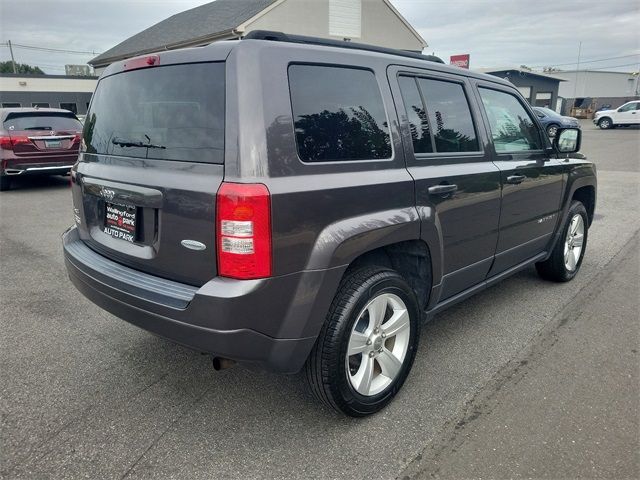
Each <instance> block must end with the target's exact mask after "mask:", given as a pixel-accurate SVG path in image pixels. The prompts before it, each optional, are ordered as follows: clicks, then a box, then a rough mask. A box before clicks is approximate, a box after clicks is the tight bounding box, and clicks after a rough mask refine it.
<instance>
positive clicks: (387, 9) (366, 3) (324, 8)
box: [89, 0, 427, 74]
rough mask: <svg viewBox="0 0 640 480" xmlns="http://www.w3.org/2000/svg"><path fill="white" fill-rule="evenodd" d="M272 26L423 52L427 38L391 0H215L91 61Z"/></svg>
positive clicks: (99, 66)
mask: <svg viewBox="0 0 640 480" xmlns="http://www.w3.org/2000/svg"><path fill="white" fill-rule="evenodd" d="M252 30H274V31H280V32H285V33H289V34H298V35H310V36H316V37H323V38H331V39H338V40H347V41H349V40H353V41H356V42H363V43H369V44H373V45H379V46H383V47H388V48H397V49H400V50H408V51H413V52H418V53H420V52H422V50H423V49H424V48H425V47H426V46H427V42H426V41H425V40H424V39H423V38H422V37H421V36H420V34H418V32H416V31H415V30H414V28H413V27H412V26H411V25H410V24H409V23H408V22H407V21H406V20H405V19H404V18H403V17H402V15H400V13H398V11H397V10H396V9H395V8H394V7H393V5H392V4H391V2H390V1H389V0H216V1H214V2H211V3H207V4H205V5H201V6H199V7H196V8H192V9H191V10H186V11H184V12H182V13H178V14H176V15H173V16H172V17H169V18H167V19H166V20H163V21H162V22H160V23H157V24H155V25H153V26H152V27H149V28H147V29H146V30H144V31H142V32H140V33H138V34H136V35H134V36H133V37H130V38H128V39H126V40H124V41H123V42H121V43H119V44H118V45H116V46H115V47H113V48H111V49H109V50H107V51H106V52H104V53H103V54H101V55H99V56H97V57H96V58H94V59H93V60H91V61H90V62H89V64H91V65H93V67H94V68H95V71H96V73H97V74H99V73H101V72H102V70H104V68H106V67H107V66H108V65H109V64H110V63H113V62H116V61H119V60H124V59H125V58H130V57H133V56H136V55H141V54H145V53H152V52H158V51H162V50H172V49H176V48H184V47H196V46H201V45H207V44H209V43H212V42H214V41H218V40H229V39H237V38H241V37H242V36H244V35H246V34H247V33H248V32H250V31H252Z"/></svg>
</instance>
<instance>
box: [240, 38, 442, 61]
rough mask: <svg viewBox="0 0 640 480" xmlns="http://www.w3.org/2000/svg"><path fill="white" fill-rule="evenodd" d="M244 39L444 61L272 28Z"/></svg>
mask: <svg viewBox="0 0 640 480" xmlns="http://www.w3.org/2000/svg"><path fill="white" fill-rule="evenodd" d="M243 40H271V41H273V42H288V43H305V44H308V45H323V46H326V47H338V48H350V49H353V50H367V51H369V52H378V53H387V54H389V55H399V56H401V57H409V58H415V59H417V60H426V61H428V62H435V63H444V62H443V61H442V59H441V58H440V57H436V56H435V55H422V54H420V53H413V52H407V51H405V50H397V49H395V48H386V47H378V46H376V45H369V44H366V43H356V42H345V41H343V40H331V39H328V38H320V37H308V36H306V35H291V34H288V33H283V32H274V31H271V30H252V31H251V32H249V33H247V34H246V35H245V36H244V37H243Z"/></svg>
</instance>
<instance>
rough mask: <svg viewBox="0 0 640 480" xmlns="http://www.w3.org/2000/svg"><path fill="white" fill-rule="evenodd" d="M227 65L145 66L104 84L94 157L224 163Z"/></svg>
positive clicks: (93, 130) (88, 130) (93, 128)
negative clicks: (100, 155) (116, 156)
mask: <svg viewBox="0 0 640 480" xmlns="http://www.w3.org/2000/svg"><path fill="white" fill-rule="evenodd" d="M224 76H225V68H224V63H219V62H218V63H194V64H182V65H170V66H166V67H153V68H143V69H140V70H133V71H130V72H124V73H119V74H116V75H112V76H109V77H106V78H104V79H102V80H100V82H99V83H98V87H97V89H96V92H95V93H94V95H93V99H92V101H91V109H90V111H89V112H88V113H87V117H86V119H85V126H84V139H85V144H86V148H87V152H88V153H98V154H105V155H119V156H125V157H136V158H152V159H160V160H179V161H189V162H206V163H223V161H224V101H225V78H224Z"/></svg>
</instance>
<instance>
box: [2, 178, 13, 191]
mask: <svg viewBox="0 0 640 480" xmlns="http://www.w3.org/2000/svg"><path fill="white" fill-rule="evenodd" d="M10 188H11V177H9V176H7V175H2V176H0V192H6V191H7V190H9V189H10Z"/></svg>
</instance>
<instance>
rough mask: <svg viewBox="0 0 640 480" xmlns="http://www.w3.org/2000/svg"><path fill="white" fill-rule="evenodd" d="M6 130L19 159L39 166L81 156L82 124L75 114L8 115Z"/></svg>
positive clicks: (28, 112)
mask: <svg viewBox="0 0 640 480" xmlns="http://www.w3.org/2000/svg"><path fill="white" fill-rule="evenodd" d="M2 129H3V130H5V131H6V132H7V133H8V134H9V137H10V138H11V140H12V144H13V148H12V149H13V153H14V154H15V156H16V157H18V158H25V159H27V158H28V159H29V163H34V162H35V163H37V162H38V161H40V160H41V161H43V162H46V161H47V160H49V159H51V158H52V157H60V156H71V157H74V156H75V155H77V153H78V148H79V146H80V133H81V131H82V124H81V123H80V121H78V119H77V118H76V117H75V115H74V114H73V113H71V112H63V111H46V110H45V111H41V112H38V111H32V110H29V111H22V112H21V111H18V112H10V113H8V114H7V116H6V118H5V120H4V122H3V125H2Z"/></svg>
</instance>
